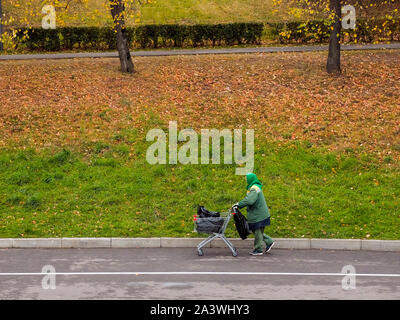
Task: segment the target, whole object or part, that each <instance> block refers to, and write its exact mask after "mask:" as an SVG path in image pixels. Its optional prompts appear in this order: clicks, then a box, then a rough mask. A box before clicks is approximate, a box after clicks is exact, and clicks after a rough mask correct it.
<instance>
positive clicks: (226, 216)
mask: <svg viewBox="0 0 400 320" xmlns="http://www.w3.org/2000/svg"><path fill="white" fill-rule="evenodd" d="M231 213H232V209H229V211H228V212H224V213H221V215H220V217H210V218H199V217H197V216H195V218H194V226H195V231H196V232H198V233H207V234H210V236H209V237H208V238H207V239H204V240H203V241H202V242H200V243H199V244H198V245H197V254H198V255H199V256H202V255H203V250H202V248H203V247H204V246H205V245H207V244H209V243H210V242H211V241H213V240H214V239H217V238H220V239H222V241H224V242H225V244H226V245H227V246H228V248H229V249H230V250H231V252H232V255H233V256H234V257H236V256H237V255H238V254H237V250H236V248H235V247H234V246H233V244H232V243H231V242H230V241H229V240H228V239H227V238H226V237H225V230H226V228H227V226H228V224H229V220H230V219H231V216H232V214H231Z"/></svg>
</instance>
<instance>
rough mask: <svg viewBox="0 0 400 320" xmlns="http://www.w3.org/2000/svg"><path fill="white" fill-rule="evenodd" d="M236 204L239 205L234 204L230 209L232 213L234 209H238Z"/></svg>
mask: <svg viewBox="0 0 400 320" xmlns="http://www.w3.org/2000/svg"><path fill="white" fill-rule="evenodd" d="M238 204H239V202H236V203H235V204H234V205H233V206H232V207H231V211H232V213H234V212H235V209H238Z"/></svg>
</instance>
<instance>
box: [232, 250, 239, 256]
mask: <svg viewBox="0 0 400 320" xmlns="http://www.w3.org/2000/svg"><path fill="white" fill-rule="evenodd" d="M232 255H233V256H234V257H237V255H238V253H237V250H236V249H235V251H233V252H232Z"/></svg>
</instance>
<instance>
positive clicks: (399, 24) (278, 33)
mask: <svg viewBox="0 0 400 320" xmlns="http://www.w3.org/2000/svg"><path fill="white" fill-rule="evenodd" d="M126 33H127V36H128V40H129V43H130V45H131V46H133V47H141V48H158V47H185V46H193V47H197V46H204V45H211V46H215V45H235V44H260V43H261V38H262V37H263V35H264V34H265V37H268V38H270V39H275V40H276V41H278V42H279V43H325V42H327V41H328V39H329V33H330V26H329V22H327V21H324V20H313V21H309V22H296V21H292V22H286V23H266V24H262V23H231V24H214V25H212V24H199V25H177V24H174V25H143V26H137V27H128V28H127V29H126ZM24 34H27V35H28V37H24V36H23V35H24ZM115 38H116V37H115V32H114V30H113V29H112V28H111V27H108V28H107V27H104V28H98V27H62V28H57V29H54V30H44V29H40V28H36V29H22V30H20V31H19V32H18V34H17V39H18V40H17V43H18V45H20V46H22V47H26V48H28V49H31V50H44V51H58V50H70V49H74V48H80V49H98V50H102V49H115V48H116V43H115ZM342 38H343V40H344V41H350V42H353V41H355V40H357V41H358V42H365V43H371V42H374V41H387V40H388V41H395V40H397V41H399V40H400V21H399V20H391V21H385V20H368V21H357V27H356V29H354V30H343V33H342Z"/></svg>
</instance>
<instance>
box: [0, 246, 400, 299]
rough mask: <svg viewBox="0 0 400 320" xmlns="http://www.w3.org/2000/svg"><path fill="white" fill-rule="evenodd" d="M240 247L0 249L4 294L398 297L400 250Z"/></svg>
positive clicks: (19, 296)
mask: <svg viewBox="0 0 400 320" xmlns="http://www.w3.org/2000/svg"><path fill="white" fill-rule="evenodd" d="M238 251H239V255H238V256H237V257H232V255H231V254H230V252H229V250H228V249H227V248H205V249H204V256H202V257H199V256H198V255H197V253H196V249H195V248H135V249H133V248H130V249H115V248H114V249H102V248H98V249H0V257H1V259H0V299H172V300H177V299H196V300H201V299H235V300H239V299H399V298H400V253H396V252H376V251H346V250H340V251H334V250H288V249H273V250H272V251H271V253H269V254H266V255H263V256H257V257H253V256H249V255H248V250H246V249H239V250H238ZM44 266H47V267H46V268H47V269H43V267H44ZM345 266H347V267H345ZM343 267H345V269H343ZM53 268H54V269H53ZM42 272H50V273H49V274H43V273H42ZM345 272H348V273H351V274H350V275H345ZM353 274H355V277H353ZM52 286H54V288H55V289H52Z"/></svg>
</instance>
